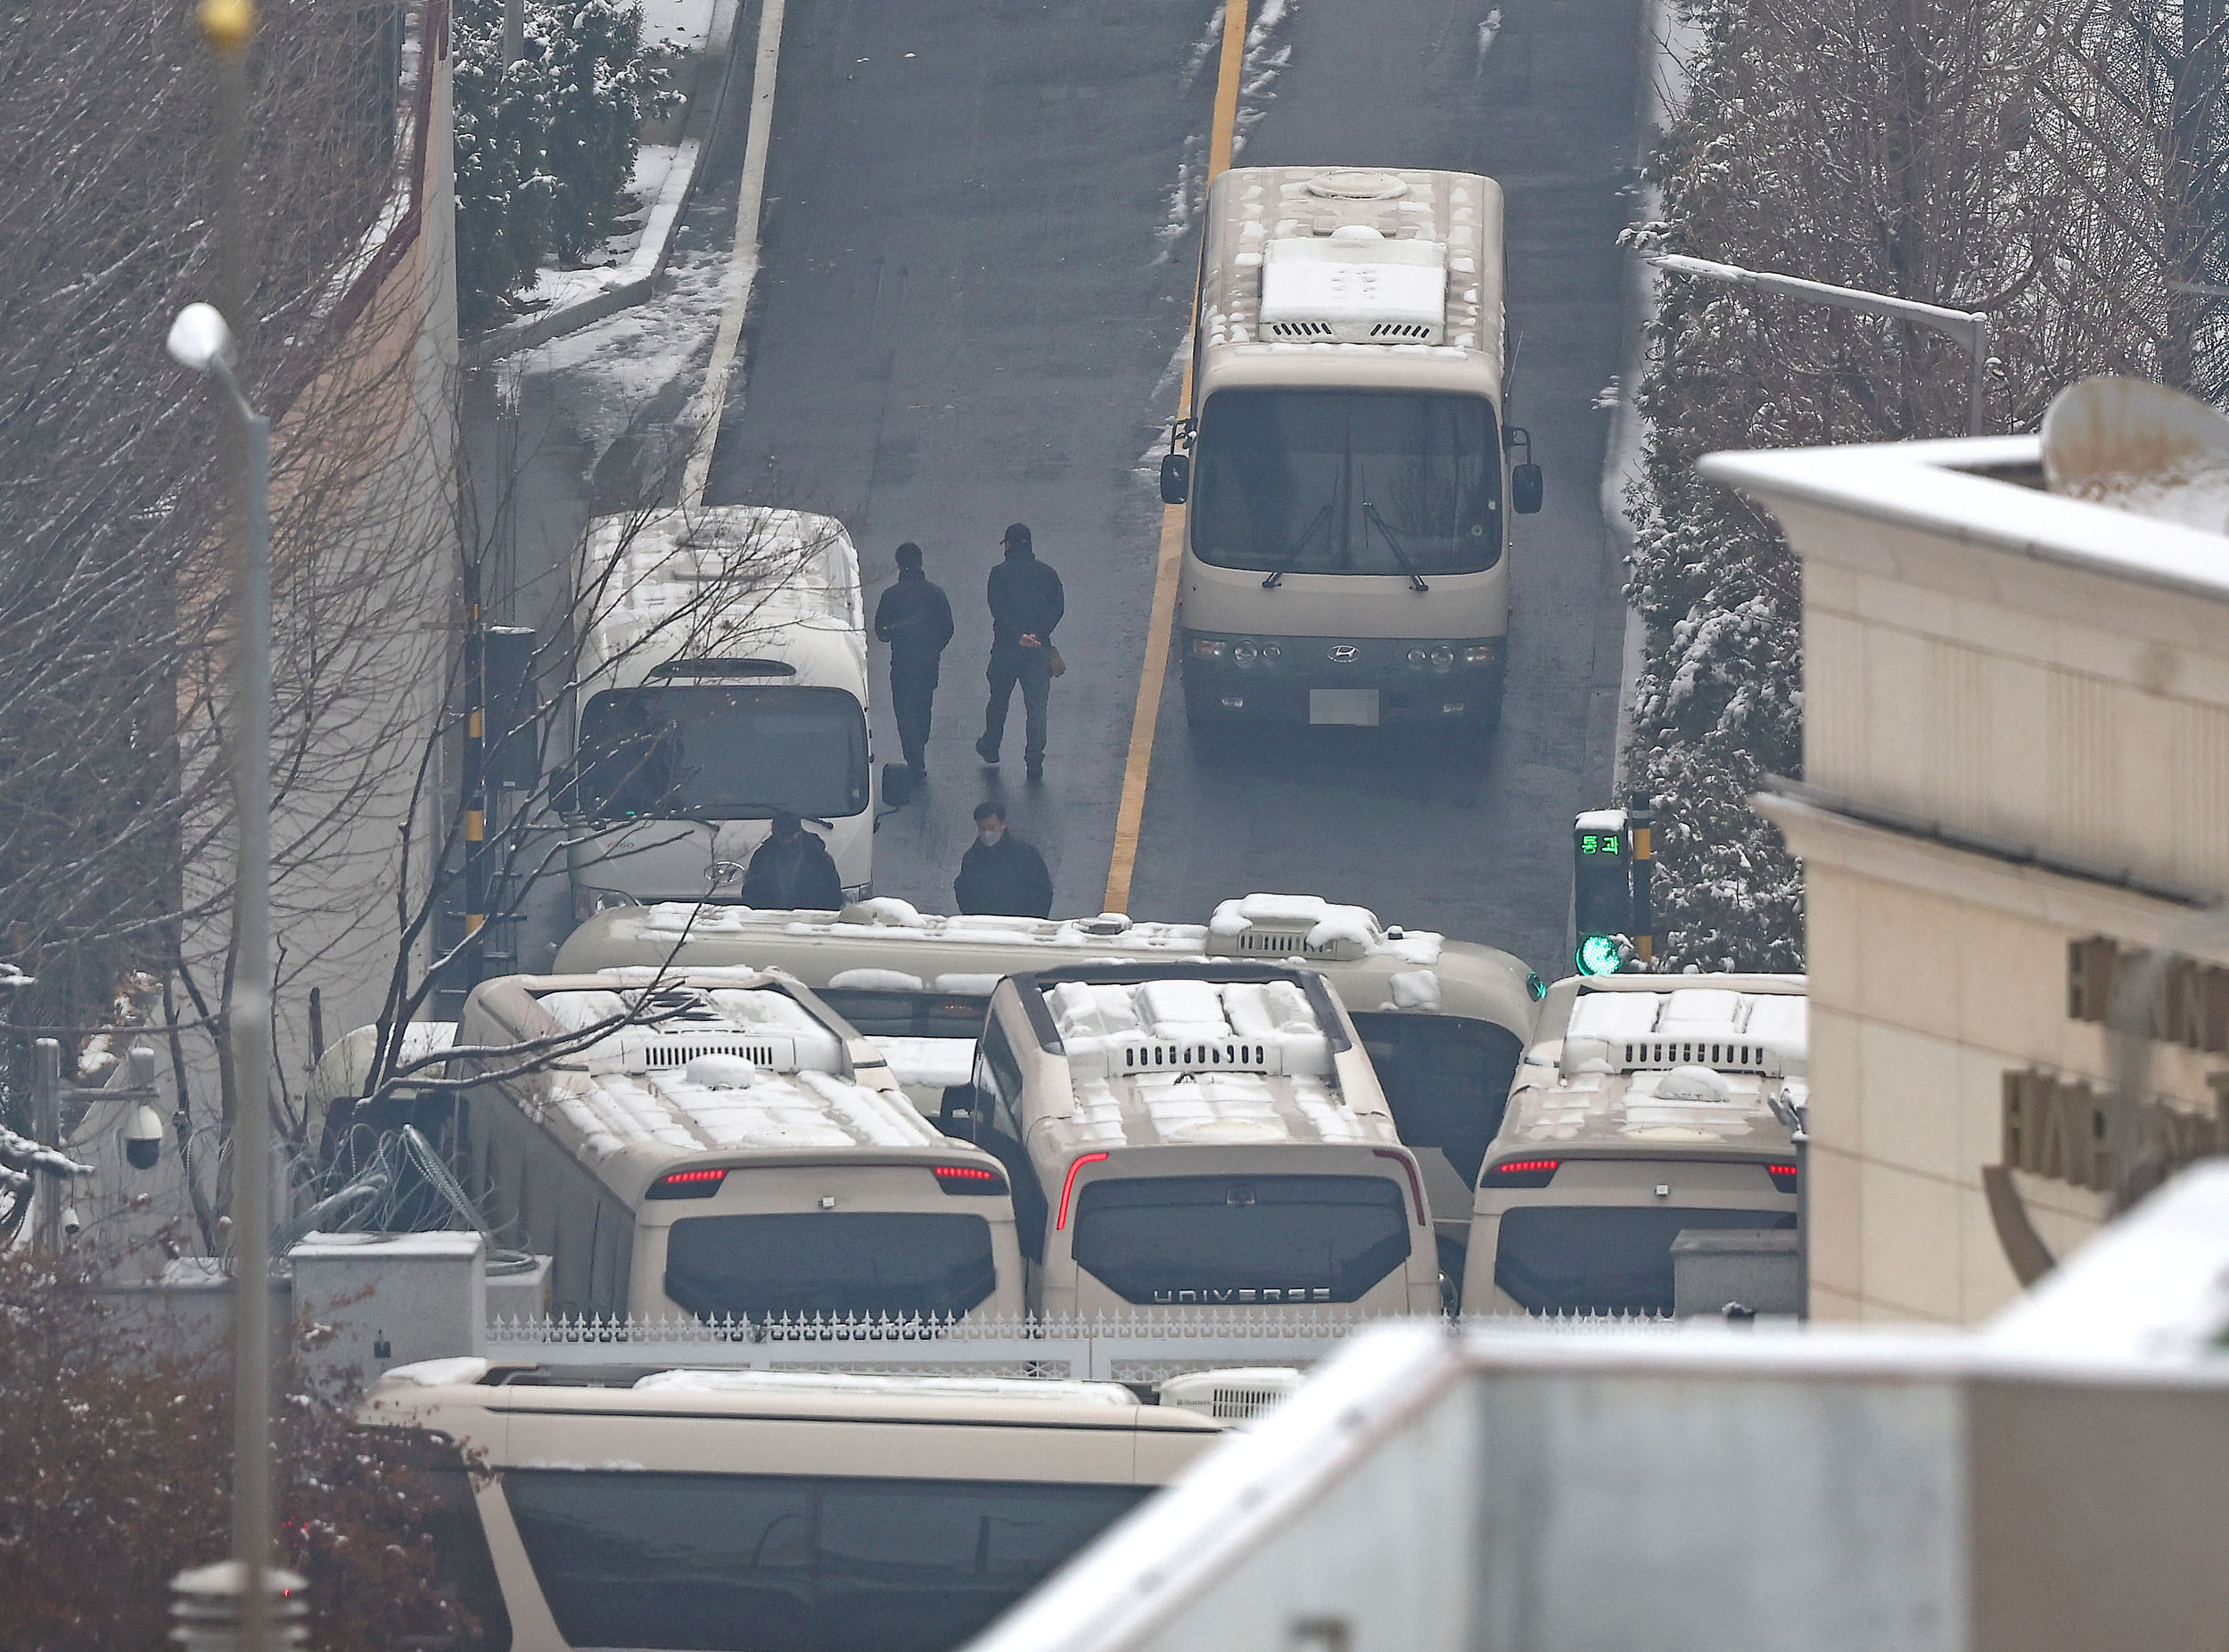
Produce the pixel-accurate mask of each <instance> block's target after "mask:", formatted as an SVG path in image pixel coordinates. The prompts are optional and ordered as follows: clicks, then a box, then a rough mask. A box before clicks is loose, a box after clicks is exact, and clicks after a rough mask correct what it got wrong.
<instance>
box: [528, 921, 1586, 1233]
mask: <svg viewBox="0 0 2229 1652" xmlns="http://www.w3.org/2000/svg"><path fill="white" fill-rule="evenodd" d="M1117 958H1119V959H1123V960H1130V961H1138V962H1146V961H1153V960H1161V961H1166V960H1171V959H1176V958H1228V959H1240V958H1246V959H1257V960H1265V961H1275V960H1279V959H1292V960H1297V961H1299V962H1301V963H1304V964H1305V965H1306V966H1308V967H1309V968H1311V969H1314V970H1320V971H1321V972H1322V973H1323V974H1324V977H1325V978H1326V979H1327V980H1328V981H1329V982H1331V984H1332V986H1333V987H1334V988H1335V989H1336V990H1337V992H1338V995H1339V999H1340V1001H1341V1003H1342V1004H1343V1005H1344V1006H1345V1008H1346V1010H1347V1013H1348V1015H1349V1018H1350V1019H1351V1020H1352V1021H1353V1024H1354V1027H1355V1029H1356V1031H1358V1032H1359V1033H1360V1034H1361V1040H1362V1045H1363V1048H1364V1049H1365V1050H1366V1051H1367V1052H1368V1054H1369V1061H1370V1066H1371V1068H1372V1069H1373V1070H1374V1072H1375V1073H1376V1074H1377V1078H1378V1084H1379V1085H1380V1087H1381V1088H1382V1089H1383V1090H1384V1092H1385V1096H1386V1101H1387V1103H1388V1105H1391V1107H1392V1108H1393V1115H1394V1123H1395V1124H1396V1125H1397V1126H1398V1128H1399V1130H1400V1132H1401V1138H1402V1141H1403V1142H1405V1143H1406V1144H1408V1146H1409V1147H1411V1148H1412V1149H1414V1150H1415V1151H1416V1154H1417V1160H1418V1163H1419V1167H1420V1168H1421V1169H1422V1171H1423V1173H1424V1176H1425V1180H1426V1187H1427V1192H1428V1193H1429V1195H1430V1197H1431V1204H1432V1208H1433V1211H1434V1212H1435V1216H1436V1217H1437V1219H1438V1225H1439V1232H1440V1238H1441V1250H1442V1261H1443V1264H1444V1268H1445V1270H1446V1272H1447V1273H1448V1274H1449V1275H1450V1276H1451V1277H1452V1276H1454V1275H1456V1274H1458V1273H1460V1271H1461V1267H1462V1256H1463V1243H1464V1237H1465V1235H1466V1234H1467V1232H1468V1229H1469V1226H1470V1199H1471V1189H1472V1188H1474V1187H1476V1185H1477V1180H1478V1166H1479V1164H1480V1163H1481V1162H1482V1161H1483V1160H1484V1158H1485V1151H1486V1144H1487V1143H1488V1142H1490V1141H1492V1140H1493V1133H1494V1131H1495V1130H1497V1129H1499V1128H1500V1126H1501V1108H1502V1104H1503V1102H1504V1101H1505V1100H1506V1099H1507V1097H1508V1096H1509V1081H1510V1078H1511V1076H1512V1075H1513V1074H1514V1073H1516V1071H1517V1064H1518V1057H1519V1056H1520V1055H1521V1054H1522V1053H1523V1051H1524V1048H1525V1045H1526V1042H1527V1040H1529V1039H1530V1038H1531V1036H1532V1029H1533V1017H1534V1010H1535V1007H1536V1005H1537V1002H1538V999H1539V998H1540V996H1541V995H1542V994H1543V993H1545V992H1546V991H1547V990H1548V986H1547V983H1546V982H1543V981H1542V979H1541V978H1540V977H1539V976H1538V975H1536V974H1534V973H1533V972H1532V971H1531V970H1530V969H1528V968H1527V967H1526V965H1525V963H1524V962H1523V960H1521V959H1519V958H1516V957H1514V956H1513V955H1511V954H1509V953H1507V952H1504V951H1501V949H1499V948H1495V947H1488V946H1482V945H1479V944H1478V943H1477V942H1476V941H1451V940H1449V939H1448V938H1447V937H1445V936H1444V935H1439V934H1435V933H1432V932H1430V931H1428V930H1418V929H1404V928H1402V926H1401V925H1397V924H1396V925H1387V924H1383V923H1380V922H1379V921H1378V916H1377V914H1375V913H1373V912H1371V911H1369V910H1368V909H1367V908H1362V907H1355V906H1343V905H1340V904H1338V903H1337V902H1334V901H1328V900H1323V899H1321V898H1320V897H1319V896H1315V895H1276V894H1254V895H1242V896H1239V897H1237V898H1236V899H1233V900H1224V901H1221V902H1220V903H1218V905H1217V906H1216V908H1215V909H1214V911H1213V913H1212V914H1210V915H1209V917H1208V921H1207V922H1206V923H1205V924H1151V923H1132V922H1131V920H1130V919H1128V918H1126V917H1123V916H1120V915H1119V914H1108V915H1105V916H1099V917H1090V918H1062V919H1057V920H1055V919H1050V918H1016V917H942V916H936V915H935V914H933V913H923V912H917V911H916V910H915V909H914V908H912V907H910V906H909V905H908V904H907V903H906V902H904V901H902V900H893V899H891V898H888V897H884V898H881V899H877V900H869V901H866V902H863V903H861V904H860V905H857V906H853V907H851V908H846V909H845V910H844V911H843V912H842V913H839V914H835V915H833V916H832V915H830V914H828V913H825V912H756V911H753V910H752V909H750V908H744V907H733V906H720V907H705V906H698V905H686V906H685V905H681V904H679V903H673V904H668V905H663V906H653V907H646V908H634V907H620V908H611V909H608V910H606V911H604V912H601V913H599V914H597V915H596V916H595V917H593V918H591V919H590V920H589V921H588V923H586V924H584V925H581V927H580V928H579V929H578V930H576V931H574V932H573V934H572V938H571V939H570V940H568V941H566V942H565V943H564V945H563V947H562V948H560V949H559V950H558V953H557V962H556V965H555V967H556V968H557V969H558V970H560V971H562V972H572V973H580V972H586V971H589V970H596V969H602V968H605V967H606V966H614V965H624V966H637V967H644V966H657V965H660V964H662V963H665V962H667V961H668V960H671V961H672V962H674V963H676V964H679V965H688V966H699V965H718V966H767V967H777V968H780V969H785V970H787V971H789V972H790V973H791V974H794V975H796V976H797V977H799V978H800V979H801V980H802V981H804V982H807V983H808V984H810V986H811V987H812V988H813V989H814V990H816V991H818V993H819V994H820V995H821V996H822V997H823V998H825V999H827V1002H828V1003H829V1004H830V1005H831V1006H832V1007H834V1008H835V1010H836V1011H837V1013H838V1014H840V1015H843V1016H844V1018H845V1019H846V1020H848V1021H850V1022H851V1024H852V1025H854V1026H856V1027H858V1028H859V1029H860V1031H862V1032H864V1033H865V1034H866V1035H867V1036H868V1037H869V1038H871V1039H873V1040H875V1042H876V1045H877V1046H879V1047H880V1048H882V1049H883V1051H884V1054H885V1055H886V1056H888V1058H889V1061H890V1064H891V1066H892V1068H893V1069H894V1070H895V1071H896V1073H898V1076H899V1078H900V1080H901V1081H902V1082H903V1083H904V1084H905V1087H906V1090H907V1093H908V1094H909V1095H910V1096H912V1097H914V1099H915V1101H916V1102H917V1103H918V1104H919V1105H921V1106H922V1107H923V1108H924V1109H925V1111H928V1112H931V1113H934V1112H936V1111H938V1110H939V1106H940V1103H941V1101H942V1095H943V1092H944V1091H945V1090H946V1089H948V1088H956V1087H960V1086H964V1085H966V1083H967V1082H968V1074H969V1072H970V1070H971V1068H972V1066H973V1063H974V1057H975V1048H974V1047H975V1035H976V1034H977V1033H978V1032H979V1031H982V1028H983V1011H984V1008H985V1007H986V1006H987V1005H988V1003H989V1001H990V998H991V988H992V987H993V986H994V985H995V984H996V983H997V982H998V979H999V977H1000V976H1001V975H1010V974H1016V973H1018V972H1021V971H1024V970H1042V969H1055V968H1059V967H1061V966H1063V965H1065V964H1067V963H1071V962H1085V961H1090V960H1106V959H1117Z"/></svg>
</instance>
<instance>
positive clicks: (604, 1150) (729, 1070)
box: [537, 972, 943, 1158]
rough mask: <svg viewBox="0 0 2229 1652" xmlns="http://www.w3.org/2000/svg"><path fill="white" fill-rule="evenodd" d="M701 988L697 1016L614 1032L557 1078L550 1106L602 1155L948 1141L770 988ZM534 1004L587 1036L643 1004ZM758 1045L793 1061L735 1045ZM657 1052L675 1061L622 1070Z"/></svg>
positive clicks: (558, 997) (601, 992) (602, 1000)
mask: <svg viewBox="0 0 2229 1652" xmlns="http://www.w3.org/2000/svg"><path fill="white" fill-rule="evenodd" d="M692 973H693V974H695V972H692ZM707 973H710V972H707ZM696 990H699V991H700V995H701V996H700V1007H699V1009H698V1010H697V1011H696V1012H695V1013H693V1014H691V1015H688V1016H687V1018H686V1020H685V1021H683V1022H679V1023H660V1024H657V1025H653V1026H635V1027H624V1028H619V1029H616V1030H615V1031H613V1033H612V1034H611V1036H610V1037H608V1038H606V1039H604V1040H599V1041H598V1042H597V1043H595V1044H592V1045H589V1046H588V1048H586V1049H584V1050H582V1051H581V1052H580V1055H579V1056H578V1057H577V1058H576V1059H577V1061H578V1063H579V1065H578V1066H576V1067H569V1068H568V1069H566V1070H562V1071H561V1072H559V1073H557V1074H556V1075H555V1077H556V1082H555V1085H554V1086H553V1088H552V1090H551V1096H550V1099H551V1105H552V1106H553V1107H554V1109H555V1112H556V1114H558V1116H559V1117H561V1118H562V1119H563V1120H564V1122H566V1123H567V1124H568V1125H570V1126H571V1127H572V1130H574V1131H576V1132H577V1133H578V1134H579V1136H580V1142H581V1145H582V1146H583V1147H585V1148H586V1149H587V1150H588V1152H589V1153H590V1154H592V1155H595V1156H596V1157H598V1158H607V1157H609V1156H611V1155H613V1154H615V1153H619V1152H621V1151H624V1150H625V1149H627V1148H629V1147H646V1146H652V1145H655V1146H660V1147H669V1148H672V1149H675V1150H678V1151H683V1152H716V1151H726V1152H779V1151H796V1152H805V1151H814V1150H826V1149H828V1148H840V1147H934V1146H936V1145H937V1144H938V1143H940V1142H942V1140H943V1137H942V1134H941V1133H940V1132H939V1131H938V1130H936V1129H935V1128H934V1126H933V1125H931V1124H930V1123H928V1122H927V1121H925V1119H923V1118H922V1117H921V1115H920V1114H918V1113H917V1112H916V1111H915V1110H914V1108H913V1106H912V1105H910V1104H909V1102H907V1101H906V1100H905V1098H904V1097H902V1096H897V1095H892V1094H891V1093H889V1092H887V1091H884V1090H881V1089H876V1088H874V1087H872V1086H870V1085H866V1084H860V1083H858V1082H856V1081H853V1080H851V1079H849V1078H846V1077H844V1076H843V1047H842V1043H841V1041H840V1040H838V1039H837V1037H836V1035H835V1032H834V1031H832V1030H831V1029H829V1028H828V1027H827V1026H825V1025H823V1024H822V1023H820V1022H819V1021H818V1020H816V1019H814V1017H813V1016H812V1015H811V1014H810V1012H809V1011H808V1010H807V1009H806V1008H805V1007H803V1006H802V1004H800V1003H798V1002H797V1001H796V1000H795V999H792V998H790V997H788V996H787V995H785V993H783V992H781V991H779V990H774V989H772V988H770V987H761V988H756V989H750V988H733V989H731V988H720V987H708V988H702V989H696ZM537 998H538V1000H539V1003H540V1005H541V1007H542V1008H543V1009H544V1010H545V1011H546V1012H547V1014H548V1015H550V1017H551V1019H552V1020H554V1021H555V1022H556V1023H558V1025H560V1026H562V1027H563V1028H565V1029H566V1030H567V1031H584V1030H586V1029H587V1028H589V1027H592V1026H594V1025H595V1024H596V1023H597V1022H599V1021H602V1020H605V1019H608V1018H611V1017H613V1016H616V1015H624V1014H626V1013H627V1012H628V1011H629V1009H630V1008H631V1007H634V1000H636V999H638V998H639V995H638V994H628V993H624V992H622V991H621V990H612V989H602V988H588V989H568V990H561V991H555V992H544V993H539V994H538V995H537ZM753 1038H757V1039H769V1038H771V1039H775V1040H779V1042H778V1044H769V1046H767V1047H765V1048H769V1049H779V1050H780V1051H781V1052H782V1053H783V1055H785V1056H788V1057H789V1058H790V1060H789V1061H785V1062H784V1063H783V1066H782V1068H781V1069H780V1070H777V1068H775V1067H769V1066H766V1065H762V1064H760V1063H759V1062H758V1061H755V1060H753V1057H752V1056H751V1055H750V1054H748V1053H746V1052H745V1050H744V1049H743V1048H736V1046H738V1045H742V1044H744V1043H746V1042H747V1041H748V1040H752V1039H753ZM653 1044H654V1045H656V1046H658V1047H659V1048H660V1049H661V1050H662V1053H664V1054H665V1055H667V1056H668V1057H669V1058H670V1064H663V1065H660V1064H649V1063H648V1062H645V1063H644V1064H643V1066H642V1070H640V1071H628V1070H625V1066H626V1065H631V1063H628V1062H627V1059H626V1058H627V1057H628V1056H630V1055H633V1054H635V1053H637V1052H638V1051H640V1050H641V1049H643V1048H646V1047H647V1046H649V1045H653ZM790 1061H794V1068H793V1067H791V1066H790ZM583 1068H585V1069H586V1071H585V1072H584V1071H581V1069H583ZM614 1068H619V1069H620V1070H614Z"/></svg>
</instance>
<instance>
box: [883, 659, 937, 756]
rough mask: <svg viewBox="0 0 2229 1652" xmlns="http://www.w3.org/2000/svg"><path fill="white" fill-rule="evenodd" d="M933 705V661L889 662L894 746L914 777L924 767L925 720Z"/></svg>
mask: <svg viewBox="0 0 2229 1652" xmlns="http://www.w3.org/2000/svg"><path fill="white" fill-rule="evenodd" d="M935 704H936V662H935V661H934V660H892V662H890V709H891V711H892V714H893V715H895V716H896V718H897V719H898V744H899V745H900V746H901V748H903V750H904V752H905V754H906V767H907V768H910V769H912V770H913V771H914V772H915V773H916V774H919V773H921V772H922V771H923V770H925V768H927V767H928V756H929V718H930V713H931V711H933V710H934V707H935Z"/></svg>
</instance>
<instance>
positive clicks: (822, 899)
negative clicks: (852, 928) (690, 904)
mask: <svg viewBox="0 0 2229 1652" xmlns="http://www.w3.org/2000/svg"><path fill="white" fill-rule="evenodd" d="M743 904H744V905H745V906H746V907H757V908H760V909H761V911H776V912H782V911H787V910H789V909H790V908H793V907H803V908H807V909H808V910H810V911H814V912H835V911H839V910H841V909H842V908H843V879H842V878H841V877H838V876H837V875H836V867H835V861H834V860H832V859H829V857H828V846H827V844H826V843H823V842H821V841H820V840H819V839H818V837H815V836H814V835H813V834H811V833H810V832H800V833H799V834H797V842H795V843H794V844H792V845H791V846H790V847H789V848H788V849H786V850H785V849H784V848H783V847H782V845H781V844H780V843H779V842H776V841H775V840H774V839H773V838H770V837H769V838H768V839H767V840H766V842H763V843H761V844H760V845H759V848H758V852H757V853H755V854H753V856H752V857H751V864H750V865H749V866H748V867H745V868H744V874H743Z"/></svg>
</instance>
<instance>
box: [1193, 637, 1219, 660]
mask: <svg viewBox="0 0 2229 1652" xmlns="http://www.w3.org/2000/svg"><path fill="white" fill-rule="evenodd" d="M1222 657H1223V645H1222V638H1221V637H1194V638H1193V639H1192V658H1193V659H1195V660H1220V659H1221V658H1222Z"/></svg>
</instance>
